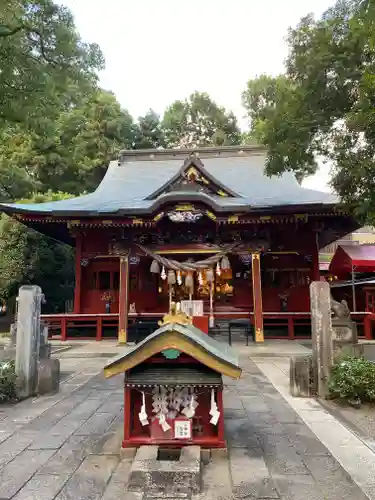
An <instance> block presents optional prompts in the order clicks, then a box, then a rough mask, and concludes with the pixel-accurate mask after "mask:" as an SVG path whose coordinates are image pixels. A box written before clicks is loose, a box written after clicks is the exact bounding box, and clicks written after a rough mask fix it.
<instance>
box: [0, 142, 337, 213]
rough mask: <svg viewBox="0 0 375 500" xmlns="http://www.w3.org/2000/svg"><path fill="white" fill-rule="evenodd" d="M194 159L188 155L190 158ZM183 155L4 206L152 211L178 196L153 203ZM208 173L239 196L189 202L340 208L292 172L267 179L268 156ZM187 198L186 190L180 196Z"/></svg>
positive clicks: (216, 163) (213, 164)
mask: <svg viewBox="0 0 375 500" xmlns="http://www.w3.org/2000/svg"><path fill="white" fill-rule="evenodd" d="M187 156H188V155H187V154H186V157H187ZM183 161H184V158H182V156H181V152H179V157H178V158H175V159H168V157H167V158H163V155H161V156H159V155H156V157H155V159H151V158H150V159H146V160H145V159H142V160H137V156H136V153H135V154H134V156H133V157H132V158H130V159H129V160H127V159H126V157H125V159H124V161H121V162H118V161H112V162H111V163H110V165H109V167H108V170H107V173H106V175H105V177H104V179H103V180H102V182H101V184H100V185H99V187H98V188H97V189H96V190H95V191H94V192H93V193H91V194H88V195H85V196H80V197H77V198H72V199H67V200H61V201H54V202H47V203H38V204H11V205H5V204H3V205H1V206H2V207H3V209H4V210H5V211H19V212H35V213H42V214H57V215H59V214H61V215H68V214H70V215H73V216H74V214H77V215H78V214H83V215H86V216H95V215H97V214H113V215H116V214H119V215H120V214H122V213H124V214H126V213H129V214H136V213H140V214H141V213H147V212H150V211H152V210H153V209H154V208H155V207H157V206H158V205H159V204H162V202H163V201H168V200H172V199H173V196H176V195H177V193H174V194H173V193H168V194H161V195H160V196H159V197H157V199H156V200H147V199H146V198H147V197H148V196H150V195H151V194H152V193H153V192H155V191H157V190H158V189H159V188H161V187H162V186H163V185H164V184H165V183H167V182H168V181H169V180H170V179H171V178H172V177H173V176H175V175H176V174H177V173H178V172H179V170H180V169H181V166H182V164H183ZM201 161H202V163H203V165H204V168H205V170H207V171H208V172H209V174H211V176H213V177H214V178H215V179H217V180H218V181H219V182H220V183H221V184H223V185H225V186H227V187H228V188H229V189H230V190H231V191H233V192H235V193H236V194H237V196H236V197H230V196H228V197H221V196H214V195H207V194H202V193H196V192H195V193H194V192H189V193H186V198H187V200H188V201H190V200H201V201H205V202H207V203H208V204H211V206H213V207H215V208H216V209H217V210H220V211H226V210H227V211H230V210H233V208H240V207H241V208H244V209H250V210H251V208H253V209H261V208H272V207H278V206H293V205H306V204H308V205H314V204H317V205H322V204H329V205H331V204H335V203H337V202H338V200H337V198H336V197H334V196H332V195H331V194H328V193H323V192H320V191H314V190H311V189H305V188H303V187H302V186H301V185H300V184H299V183H298V182H297V180H296V178H295V176H294V175H293V174H292V173H286V174H284V175H282V176H280V177H271V178H270V177H267V176H266V175H264V166H265V162H266V154H265V153H259V152H256V154H244V155H240V154H239V153H238V152H236V151H233V154H232V155H229V156H228V155H227V156H224V157H217V156H214V155H212V156H211V157H208V158H204V159H202V160H201ZM178 196H180V197H181V192H179V193H178Z"/></svg>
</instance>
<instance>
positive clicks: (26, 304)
mask: <svg viewBox="0 0 375 500" xmlns="http://www.w3.org/2000/svg"><path fill="white" fill-rule="evenodd" d="M42 298H43V294H42V290H41V288H40V287H39V286H34V285H33V286H31V285H24V286H22V287H21V288H20V290H19V295H18V312H17V344H16V374H17V377H18V380H19V384H20V385H19V395H20V397H22V398H24V397H28V396H31V395H33V394H35V393H36V387H37V382H38V359H39V344H40V309H41V302H42Z"/></svg>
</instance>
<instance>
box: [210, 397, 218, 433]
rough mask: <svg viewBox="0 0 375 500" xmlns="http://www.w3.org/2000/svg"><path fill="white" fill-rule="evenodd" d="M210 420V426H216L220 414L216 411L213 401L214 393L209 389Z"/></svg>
mask: <svg viewBox="0 0 375 500" xmlns="http://www.w3.org/2000/svg"><path fill="white" fill-rule="evenodd" d="M210 415H211V417H212V418H211V420H210V424H213V425H217V423H218V421H219V417H220V412H219V410H218V407H217V404H216V401H215V391H214V389H211V409H210Z"/></svg>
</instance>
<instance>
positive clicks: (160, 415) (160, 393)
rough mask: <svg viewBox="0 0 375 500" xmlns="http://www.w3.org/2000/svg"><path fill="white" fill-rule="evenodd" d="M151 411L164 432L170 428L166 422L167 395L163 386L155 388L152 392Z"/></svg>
mask: <svg viewBox="0 0 375 500" xmlns="http://www.w3.org/2000/svg"><path fill="white" fill-rule="evenodd" d="M152 411H153V413H155V414H156V418H157V419H158V420H159V423H160V425H161V428H162V429H163V431H164V432H166V431H168V430H169V429H170V428H171V426H170V425H169V424H168V422H167V421H166V415H167V414H168V393H167V389H166V388H165V387H163V386H156V387H154V389H153V391H152Z"/></svg>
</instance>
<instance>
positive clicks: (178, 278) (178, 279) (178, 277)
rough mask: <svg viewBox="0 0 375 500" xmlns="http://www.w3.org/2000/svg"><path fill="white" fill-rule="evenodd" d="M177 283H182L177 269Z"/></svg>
mask: <svg viewBox="0 0 375 500" xmlns="http://www.w3.org/2000/svg"><path fill="white" fill-rule="evenodd" d="M177 283H178V284H179V285H182V276H181V271H177Z"/></svg>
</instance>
